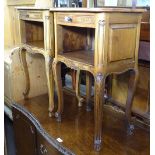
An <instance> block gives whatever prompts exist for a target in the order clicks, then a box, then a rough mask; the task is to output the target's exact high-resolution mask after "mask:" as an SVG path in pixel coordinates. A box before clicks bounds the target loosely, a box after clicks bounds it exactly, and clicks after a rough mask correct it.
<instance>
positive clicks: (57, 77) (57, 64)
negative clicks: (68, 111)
mask: <svg viewBox="0 0 155 155" xmlns="http://www.w3.org/2000/svg"><path fill="white" fill-rule="evenodd" d="M53 72H54V79H55V85H56V90H57V95H58V110H57V112H56V113H55V117H56V119H57V121H58V122H61V114H62V111H63V91H62V79H61V63H60V62H57V61H56V60H54V61H53Z"/></svg>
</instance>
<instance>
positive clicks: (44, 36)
mask: <svg viewBox="0 0 155 155" xmlns="http://www.w3.org/2000/svg"><path fill="white" fill-rule="evenodd" d="M17 9H18V22H19V24H18V25H19V36H20V41H19V53H20V59H21V62H22V67H23V71H24V74H25V77H26V80H25V81H26V89H25V92H24V93H23V95H24V98H28V94H29V91H30V79H29V72H28V66H27V62H26V52H28V53H31V54H42V55H43V56H44V58H45V68H46V76H47V86H48V94H49V116H52V112H53V109H54V81H53V72H52V61H53V57H54V28H53V26H54V24H53V13H52V12H49V9H48V8H36V7H17Z"/></svg>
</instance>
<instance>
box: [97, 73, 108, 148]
mask: <svg viewBox="0 0 155 155" xmlns="http://www.w3.org/2000/svg"><path fill="white" fill-rule="evenodd" d="M105 78H106V77H105V76H104V75H103V74H101V73H98V74H97V75H96V76H95V103H94V119H95V137H94V148H95V150H96V151H99V150H100V149H101V142H102V116H103V104H104V102H105V98H104V95H103V93H104V88H105Z"/></svg>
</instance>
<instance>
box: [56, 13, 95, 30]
mask: <svg viewBox="0 0 155 155" xmlns="http://www.w3.org/2000/svg"><path fill="white" fill-rule="evenodd" d="M56 19H57V24H62V25H70V26H80V27H95V14H92V13H91V14H89V13H88V14H86V13H84V14H83V13H57V15H56Z"/></svg>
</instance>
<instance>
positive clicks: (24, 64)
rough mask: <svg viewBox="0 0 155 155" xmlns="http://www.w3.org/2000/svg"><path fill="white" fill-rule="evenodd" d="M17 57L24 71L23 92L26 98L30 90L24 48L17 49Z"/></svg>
mask: <svg viewBox="0 0 155 155" xmlns="http://www.w3.org/2000/svg"><path fill="white" fill-rule="evenodd" d="M19 58H20V62H21V65H22V68H23V71H24V75H25V86H26V87H25V91H24V92H23V96H24V99H28V95H29V92H30V77H29V71H28V66H27V62H26V50H25V49H20V50H19Z"/></svg>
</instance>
